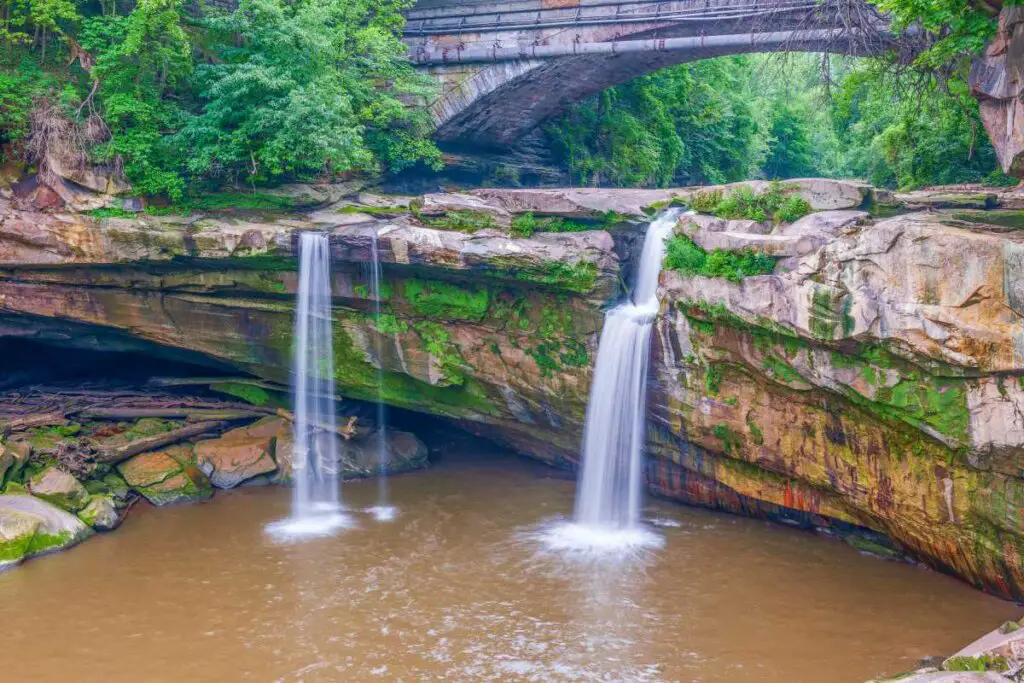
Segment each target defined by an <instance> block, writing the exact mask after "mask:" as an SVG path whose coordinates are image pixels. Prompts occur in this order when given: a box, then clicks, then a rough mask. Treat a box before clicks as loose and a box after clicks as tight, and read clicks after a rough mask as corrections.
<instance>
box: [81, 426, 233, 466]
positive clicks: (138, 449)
mask: <svg viewBox="0 0 1024 683" xmlns="http://www.w3.org/2000/svg"><path fill="white" fill-rule="evenodd" d="M227 424H228V423H227V422H223V421H217V422H197V423H195V424H188V425H185V426H184V427H179V428H178V429H172V430H171V431H169V432H164V433H163V434H155V435H153V436H147V437H143V438H141V439H136V440H135V441H131V442H129V443H126V444H123V445H121V446H115V447H113V448H101V449H100V450H99V451H98V452H97V453H96V454H95V455H94V456H93V460H94V461H95V462H98V463H104V464H108V465H116V464H117V463H119V462H121V461H122V460H127V459H128V458H130V457H132V456H133V455H138V454H139V453H145V452H146V451H152V450H156V449H157V448H163V447H164V446H170V445H171V444H175V443H178V442H179V441H184V440H185V439H191V438H193V437H196V436H202V435H205V434H212V433H213V432H218V431H220V430H222V429H224V427H225V426H227Z"/></svg>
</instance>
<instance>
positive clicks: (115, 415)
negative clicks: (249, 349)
mask: <svg viewBox="0 0 1024 683" xmlns="http://www.w3.org/2000/svg"><path fill="white" fill-rule="evenodd" d="M72 414H73V415H75V416H76V417H79V418H82V419H87V420H141V419H143V418H147V417H156V418H163V419H167V420H189V421H190V422H206V421H209V420H222V421H225V422H232V421H235V420H247V419H256V418H260V417H266V416H267V415H269V414H273V413H270V412H268V411H262V410H248V409H241V408H226V409H224V410H217V409H212V408H129V407H124V408H121V407H116V408H102V407H100V408H85V409H83V410H80V411H78V412H76V413H72Z"/></svg>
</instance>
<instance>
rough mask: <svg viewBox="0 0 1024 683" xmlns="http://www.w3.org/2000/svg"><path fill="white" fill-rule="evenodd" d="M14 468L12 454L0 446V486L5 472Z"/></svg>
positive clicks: (3, 446) (5, 447) (3, 445)
mask: <svg viewBox="0 0 1024 683" xmlns="http://www.w3.org/2000/svg"><path fill="white" fill-rule="evenodd" d="M14 466H15V459H14V452H13V451H11V450H9V449H8V448H7V446H6V445H5V444H0V485H2V484H3V482H4V479H5V478H6V476H7V472H8V471H10V470H12V469H13V468H14Z"/></svg>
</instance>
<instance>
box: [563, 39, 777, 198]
mask: <svg viewBox="0 0 1024 683" xmlns="http://www.w3.org/2000/svg"><path fill="white" fill-rule="evenodd" d="M749 67H750V58H746V57H734V58H728V59H716V60H708V61H703V62H695V63H693V64H686V65H683V66H678V67H673V68H669V69H664V70H662V71H659V72H657V73H654V74H651V75H649V76H642V77H640V78H637V79H635V80H633V81H631V82H629V83H627V84H625V85H622V86H619V87H616V88H611V89H609V90H606V91H605V92H603V93H601V94H600V95H599V96H597V97H595V98H593V99H591V100H588V101H587V102H584V103H582V104H579V105H577V106H575V107H573V108H572V109H571V110H570V112H569V113H568V114H566V115H565V116H564V117H562V118H561V119H559V120H558V121H556V122H554V123H552V124H551V125H549V126H548V127H547V131H548V135H549V139H550V140H551V143H552V145H553V147H554V151H555V154H556V156H557V157H558V158H559V159H560V160H562V162H563V163H564V164H565V165H566V166H567V168H568V169H569V172H570V175H571V176H572V177H573V179H574V180H575V181H577V182H580V183H586V184H601V183H612V184H615V185H623V186H637V185H657V186H667V185H669V184H671V183H673V182H680V183H684V184H691V183H698V182H711V183H721V182H728V181H731V180H740V179H743V178H746V177H747V176H748V175H749V174H750V171H751V169H752V168H753V167H754V162H755V161H756V159H757V156H758V149H757V148H756V145H757V141H756V140H755V136H754V133H755V132H756V130H757V122H756V116H755V112H754V101H753V100H754V97H753V95H752V93H751V92H750V89H749V79H748V78H747V75H746V73H747V70H748V69H749Z"/></svg>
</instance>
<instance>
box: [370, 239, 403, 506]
mask: <svg viewBox="0 0 1024 683" xmlns="http://www.w3.org/2000/svg"><path fill="white" fill-rule="evenodd" d="M370 251H371V256H372V260H371V263H370V280H371V289H370V295H371V296H372V298H373V315H374V318H373V321H374V327H375V328H376V329H377V330H380V299H381V294H380V271H381V267H380V242H379V239H378V237H377V232H376V231H373V233H372V237H371V242H370ZM375 339H376V349H375V351H376V353H377V468H378V469H377V505H376V506H374V507H373V508H372V509H371V510H370V512H371V513H372V514H373V516H374V517H376V518H377V520H378V521H381V522H385V521H389V520H391V519H394V517H395V514H396V513H397V510H396V509H395V508H394V507H393V506H392V505H391V504H390V501H389V497H388V442H387V415H386V414H385V406H384V358H383V355H382V348H381V342H382V340H381V336H380V334H379V333H378V334H377V335H376V336H375Z"/></svg>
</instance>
